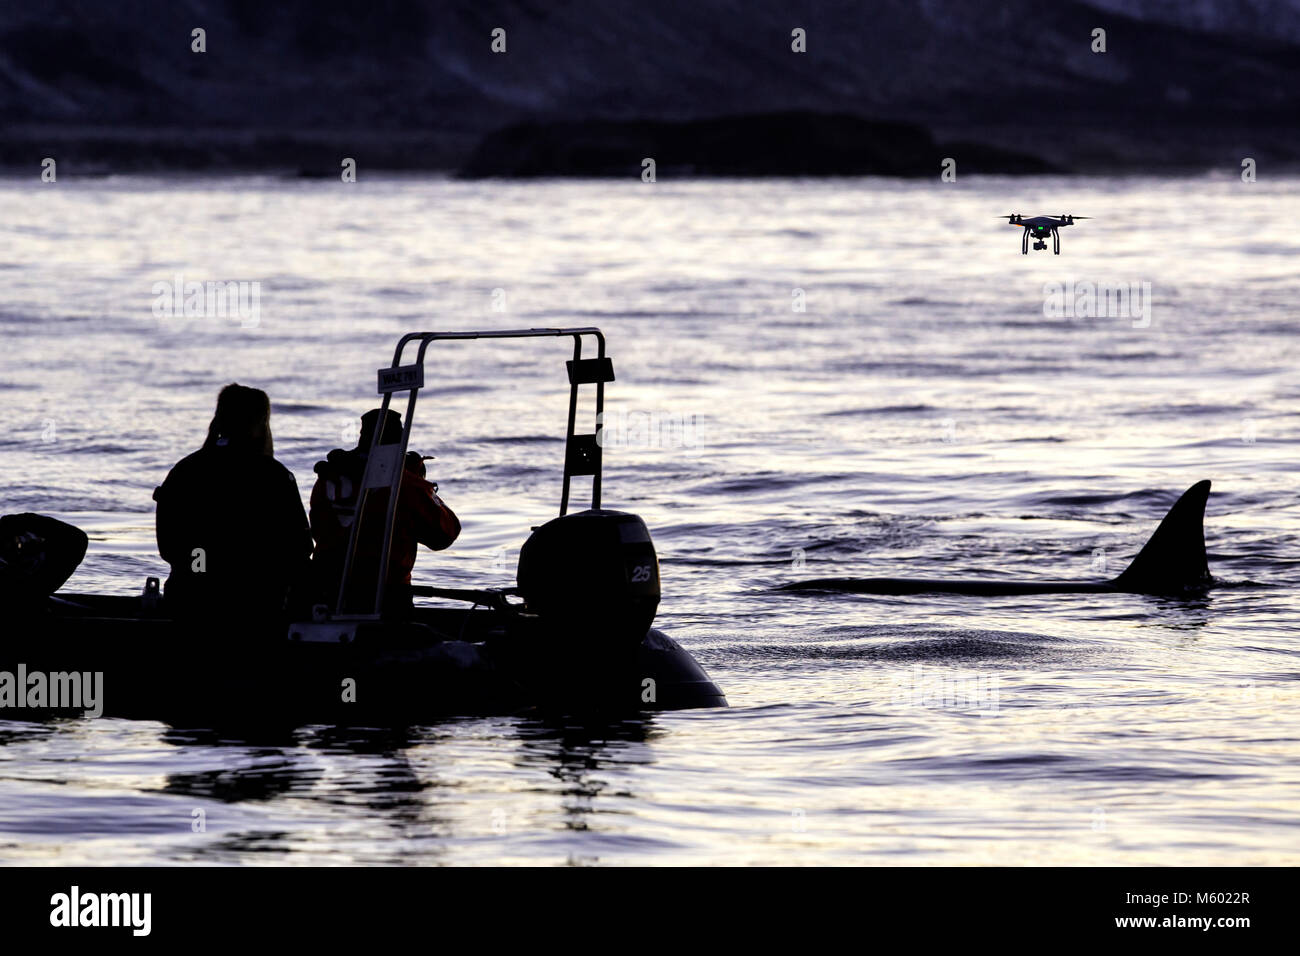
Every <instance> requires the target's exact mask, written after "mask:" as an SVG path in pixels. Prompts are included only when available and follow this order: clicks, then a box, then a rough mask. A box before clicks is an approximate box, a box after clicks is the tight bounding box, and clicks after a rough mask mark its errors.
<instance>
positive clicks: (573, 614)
mask: <svg viewBox="0 0 1300 956" xmlns="http://www.w3.org/2000/svg"><path fill="white" fill-rule="evenodd" d="M544 336H547V337H556V336H567V337H570V338H572V340H573V358H572V359H571V360H569V361H568V362H567V363H566V364H567V368H568V377H569V385H570V388H569V409H568V427H567V431H566V437H565V455H564V474H563V482H562V487H561V497H560V507H559V515H558V516H557V517H555V518H553V519H552V520H550V521H548V522H546V523H545V524H542V525H541V526H540V527H537V528H535V529H534V530H533V532H532V534H531V536H530V537H529V538H528V539H527V540H526V541H525V543H524V545H523V547H522V548H521V550H520V556H519V566H518V572H517V584H516V586H515V587H511V588H487V589H482V590H477V589H467V588H447V587H432V586H415V587H413V589H412V590H413V592H414V594H415V595H416V596H417V597H422V598H429V597H432V598H439V599H442V600H443V601H450V602H452V603H451V606H448V605H446V604H444V605H442V606H428V605H425V604H422V603H420V602H416V604H415V607H414V609H413V610H408V611H405V612H403V613H402V614H401V615H394V614H392V613H391V612H386V611H385V610H384V609H385V608H386V607H388V606H389V603H391V602H389V603H386V602H385V595H384V581H385V579H386V578H387V565H388V560H389V557H390V555H391V545H392V541H393V528H394V516H395V515H394V512H395V502H396V501H397V498H398V487H399V482H400V481H401V477H402V471H403V468H404V467H405V462H406V461H407V447H408V443H409V440H410V436H411V429H412V425H413V423H414V418H415V409H416V399H417V398H418V395H419V392H420V389H421V388H423V387H424V363H425V355H426V352H427V351H428V349H429V347H430V346H431V345H432V344H433V343H434V342H441V341H447V340H465V339H481V338H494V339H507V338H509V339H525V338H537V337H544ZM588 339H590V340H592V341H594V344H595V355H594V356H590V357H585V358H584V357H583V343H584V340H588ZM408 349H414V352H415V354H414V361H411V362H408V363H407V364H403V363H404V360H405V359H406V358H407V350H408ZM613 380H614V372H613V366H612V363H611V361H610V359H609V357H608V356H607V355H606V354H605V339H604V336H603V335H602V334H601V332H600V330H599V329H596V328H563V329H526V330H513V331H486V332H419V333H409V334H407V335H404V336H402V338H401V339H400V341H399V342H398V344H397V348H396V350H395V352H394V356H393V362H392V364H391V365H390V366H388V367H386V368H383V369H380V370H379V393H380V394H381V395H382V396H383V402H382V412H381V415H386V414H387V413H388V409H389V405H390V403H391V402H392V400H393V397H394V396H395V395H399V394H402V393H405V394H406V396H407V400H406V412H405V416H404V420H403V428H402V434H401V440H400V442H393V443H388V444H381V443H380V441H379V435H378V432H376V435H375V437H374V439H373V441H372V444H371V446H370V449H369V454H368V456H367V458H366V464H365V470H364V473H363V475H362V478H361V482H360V488H359V491H358V495H357V498H358V500H357V506H356V511H355V515H356V516H355V518H354V519H353V521H352V526H351V530H350V541H349V547H348V552H347V557H346V560H345V563H344V567H343V578H342V580H341V581H340V585H339V592H338V595H339V597H338V600H337V601H335V602H333V605H332V607H331V606H330V605H325V604H318V605H315V606H313V607H312V608H311V610H310V613H309V614H299V615H296V616H294V615H290V614H288V613H286V614H285V615H284V616H282V617H279V618H276V619H265V620H236V621H230V620H225V621H221V620H195V619H193V618H192V617H189V616H186V617H184V618H180V617H179V616H177V615H173V614H172V613H170V612H169V609H168V604H167V599H166V597H165V596H164V595H163V593H162V592H161V589H160V588H159V586H158V580H157V579H156V578H150V579H148V580H147V581H146V584H145V587H144V589H143V591H142V592H141V593H140V594H139V595H138V596H114V595H97V594H82V593H76V592H75V591H71V592H69V591H64V590H58V588H59V587H60V586H61V585H62V584H63V583H64V582H65V581H66V580H67V579H68V577H69V576H70V575H71V573H72V570H73V569H75V567H76V565H77V564H78V563H79V562H80V560H81V557H82V555H83V554H84V551H85V536H84V534H81V532H79V531H77V529H74V528H71V527H70V526H69V525H65V524H62V523H61V522H57V521H54V519H50V518H45V517H42V516H37V515H11V516H8V517H7V518H5V519H3V521H4V522H6V525H5V527H4V528H3V529H0V594H3V595H7V596H8V597H7V603H9V604H10V605H11V607H15V608H17V610H16V611H14V613H11V614H10V615H9V623H8V625H7V627H6V628H5V630H6V632H7V633H5V634H4V636H3V638H2V639H0V719H6V718H8V719H17V720H23V719H32V718H34V717H45V716H51V715H53V716H78V715H83V714H90V715H92V716H98V715H100V714H102V715H105V716H119V717H128V718H138V719H153V720H162V721H165V722H168V723H172V724H182V723H183V724H190V725H195V724H205V725H206V724H230V723H237V724H240V725H248V724H253V725H258V724H264V723H266V722H269V721H274V722H278V723H281V724H283V723H291V724H295V725H296V724H303V723H339V724H350V725H367V726H389V725H394V724H409V723H415V722H420V721H425V720H432V719H440V718H444V717H448V716H456V715H491V714H514V713H521V712H528V711H545V712H548V713H554V714H572V715H592V716H596V715H599V716H601V717H602V718H607V717H609V716H618V715H623V714H626V715H634V714H637V713H639V712H643V711H655V710H673V709H681V708H693V707H723V706H726V704H727V701H726V698H725V697H724V696H723V694H722V691H721V690H719V688H718V687H717V685H716V684H714V683H713V681H712V680H710V679H709V677H708V675H707V674H706V673H705V672H704V670H703V668H702V667H701V666H700V665H699V664H698V663H697V662H696V661H695V659H694V658H693V657H692V656H691V655H690V653H689V652H687V651H686V650H685V649H684V648H683V647H682V646H681V645H679V644H678V643H677V642H675V641H674V640H672V638H670V637H668V636H667V635H666V634H664V633H663V632H662V631H660V630H658V629H656V628H654V627H653V626H652V625H653V622H654V618H655V614H656V611H657V609H658V606H659V600H660V584H659V564H658V558H657V556H656V553H655V549H654V544H653V542H652V540H651V537H650V532H649V530H648V529H647V527H646V525H645V523H644V522H643V521H642V520H641V518H639V517H637V516H636V515H633V514H628V513H625V512H620V511H611V510H607V509H604V508H602V507H601V468H602V447H601V421H602V415H603V409H604V388H605V385H606V383H608V382H611V381H613ZM581 386H594V387H595V412H596V424H595V429H594V430H593V431H592V432H588V433H582V434H579V433H577V432H575V423H576V420H577V412H578V405H579V389H580V387H581ZM581 476H586V477H590V479H591V504H590V507H589V508H587V509H585V510H582V511H576V512H571V511H570V510H569V501H570V491H571V483H572V479H574V478H576V477H581ZM382 490H387V492H388V494H387V502H388V504H387V508H386V514H385V515H384V519H383V520H384V527H383V539H382V540H383V547H382V550H381V552H380V553H381V555H382V558H381V561H382V563H381V567H380V569H379V573H378V574H377V575H375V574H374V569H370V570H371V573H370V574H369V575H362V574H359V573H358V570H357V569H356V568H355V567H354V561H353V557H354V556H355V555H356V554H357V552H358V541H359V540H360V535H361V527H362V525H363V523H364V522H363V518H364V516H365V515H366V513H367V509H366V508H365V502H366V499H367V497H368V496H369V495H370V494H372V493H376V492H380V491H382ZM376 510H379V511H382V510H383V509H382V508H379V507H378V506H376V508H372V509H370V511H371V512H374V511H376ZM363 579H364V580H365V581H371V582H373V585H372V586H373V589H374V593H373V595H372V594H370V593H369V592H367V593H366V594H365V595H364V597H365V600H364V601H363V602H362V606H360V607H358V606H357V602H356V600H355V598H354V597H351V596H349V597H347V598H346V599H345V595H355V593H356V590H355V585H356V583H357V581H359V580H363ZM367 586H371V585H367Z"/></svg>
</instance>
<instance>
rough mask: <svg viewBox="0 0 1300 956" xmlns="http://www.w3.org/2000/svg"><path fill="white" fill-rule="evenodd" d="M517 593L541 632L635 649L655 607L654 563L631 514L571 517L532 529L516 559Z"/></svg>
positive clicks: (598, 513)
mask: <svg viewBox="0 0 1300 956" xmlns="http://www.w3.org/2000/svg"><path fill="white" fill-rule="evenodd" d="M518 583H519V593H520V594H521V595H523V598H524V602H525V607H526V609H527V610H528V611H530V612H532V613H534V614H537V615H538V617H539V618H540V619H541V621H542V623H543V625H544V626H545V627H546V629H547V630H548V631H549V632H551V633H554V634H556V635H557V636H560V637H566V638H572V639H576V641H578V642H580V643H582V644H583V645H586V646H591V645H592V644H598V645H601V646H604V647H607V648H608V649H610V650H614V649H616V648H631V647H635V646H636V645H639V644H640V643H641V641H642V640H643V639H644V638H645V635H646V631H648V630H649V629H650V625H651V624H652V623H653V622H654V619H655V611H656V610H657V609H658V607H659V558H658V556H657V555H656V554H655V548H654V544H653V543H652V542H651V540H650V531H649V529H648V528H646V525H645V522H644V521H642V520H641V519H640V518H639V517H638V516H637V515H633V514H627V513H626V512H622V511H605V510H599V511H579V512H575V513H574V514H569V515H564V516H562V517H559V518H555V519H553V520H551V521H548V522H547V523H546V524H544V525H542V526H541V527H540V528H538V529H537V530H535V531H534V532H533V534H532V536H531V537H529V539H528V540H527V541H525V542H524V546H523V548H522V549H520V552H519V572H518Z"/></svg>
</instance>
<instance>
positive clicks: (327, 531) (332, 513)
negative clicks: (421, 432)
mask: <svg viewBox="0 0 1300 956" xmlns="http://www.w3.org/2000/svg"><path fill="white" fill-rule="evenodd" d="M379 416H380V409H378V408H375V409H371V410H370V411H368V412H366V413H365V414H364V415H363V416H361V436H360V440H359V441H358V442H357V447H356V448H352V449H348V450H344V449H341V448H335V449H334V450H333V451H331V452H330V453H329V454H328V455H327V456H326V457H325V460H324V461H319V462H317V463H316V467H315V471H316V476H317V477H316V485H315V487H314V488H313V489H312V492H311V508H310V512H309V515H310V521H311V534H312V538H313V539H314V540H315V542H316V547H315V550H314V551H313V553H312V578H313V581H314V583H315V587H314V592H315V596H316V599H317V600H318V602H320V603H324V604H327V605H329V606H330V607H333V606H334V604H335V602H336V601H337V600H338V592H339V583H340V581H341V579H342V577H343V563H344V558H345V556H346V554H347V549H348V541H349V538H350V536H351V533H352V522H353V521H354V520H355V518H354V516H355V511H356V505H357V495H358V491H359V490H360V487H361V478H362V475H363V474H364V472H365V467H366V457H367V453H368V452H369V450H370V445H371V441H372V440H373V438H374V434H375V429H376V428H377V427H378V425H379ZM401 438H402V418H401V416H400V415H398V414H397V412H395V411H393V410H392V409H389V411H388V414H387V415H386V416H385V418H384V425H383V430H382V432H381V434H380V438H379V443H380V444H381V445H391V444H396V443H397V442H399V441H401ZM437 491H438V486H437V485H435V484H434V483H433V482H430V481H426V480H425V477H424V461H423V459H422V458H421V457H420V456H419V455H417V454H414V453H410V454H408V455H407V460H406V462H405V468H404V470H403V472H402V479H401V485H400V486H399V488H398V498H397V512H396V514H395V515H394V517H393V542H392V551H391V555H390V557H389V562H388V580H387V583H386V584H385V586H384V608H383V611H384V613H385V614H386V615H390V616H395V617H405V616H408V615H409V613H410V609H411V569H412V568H413V567H414V566H415V555H416V550H417V548H416V546H417V545H418V544H422V545H424V546H425V547H427V548H431V549H433V550H434V551H442V550H443V549H445V548H448V547H450V546H451V544H452V542H454V541H455V540H456V538H457V537H458V536H459V535H460V520H459V519H458V518H457V517H456V515H455V513H454V512H453V511H452V510H451V509H450V508H448V507H447V505H446V504H445V503H444V502H443V500H442V499H441V498H439V497H438V494H437ZM388 495H389V492H388V489H386V488H372V489H371V491H370V494H369V495H368V496H367V497H366V510H365V515H364V520H363V522H362V528H361V539H360V540H359V541H358V542H357V551H356V554H355V555H354V556H353V559H352V570H351V574H350V581H349V587H348V593H347V595H346V596H345V599H344V603H345V607H344V610H347V611H352V612H365V611H370V610H372V609H373V606H374V593H375V584H376V580H377V578H378V576H379V565H380V563H381V557H382V556H381V554H380V552H381V550H382V548H383V541H384V529H383V525H384V519H385V518H386V517H387V510H388Z"/></svg>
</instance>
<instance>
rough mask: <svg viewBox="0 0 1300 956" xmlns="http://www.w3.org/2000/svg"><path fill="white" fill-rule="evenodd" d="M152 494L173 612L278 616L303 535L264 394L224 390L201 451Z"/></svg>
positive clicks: (302, 560) (298, 504)
mask: <svg viewBox="0 0 1300 956" xmlns="http://www.w3.org/2000/svg"><path fill="white" fill-rule="evenodd" d="M153 496H154V500H155V501H157V502H158V510H157V516H156V529H157V534H158V551H159V553H160V554H161V555H162V556H163V559H164V560H166V561H167V563H168V564H170V565H171V576H170V577H169V578H168V579H167V587H166V592H165V593H166V598H167V604H168V607H169V608H171V609H172V611H173V613H174V614H176V615H178V616H182V617H191V618H193V617H212V616H218V617H241V618H243V617H249V618H260V619H266V618H268V617H274V616H276V615H278V614H280V613H281V612H282V611H283V610H284V607H285V601H286V597H287V595H288V593H289V590H290V588H292V587H295V586H298V585H299V584H301V583H302V581H303V580H304V579H305V575H306V571H307V567H308V565H307V562H308V558H309V556H310V554H311V534H310V531H309V529H308V526H307V515H306V512H304V510H303V507H302V498H301V497H300V496H299V494H298V485H297V482H296V481H295V480H294V477H293V474H292V473H291V472H290V471H289V469H287V468H285V467H284V465H282V464H280V463H279V462H278V461H276V460H275V457H274V447H273V443H272V439H271V402H270V399H269V398H267V395H266V393H265V392H263V391H261V390H259V389H256V388H246V387H245V386H243V385H238V384H232V385H227V386H226V387H225V388H223V389H222V390H221V394H220V395H219V396H218V397H217V410H216V414H215V415H214V416H213V418H212V424H211V425H210V426H209V427H208V437H207V440H206V441H205V442H204V443H203V447H202V448H200V449H199V450H198V451H196V452H194V454H192V455H188V456H186V457H185V458H182V459H181V460H180V461H179V462H177V464H176V466H175V467H174V468H172V470H171V472H170V473H169V474H168V475H167V479H166V480H165V481H164V482H163V483H162V485H161V486H159V487H158V488H156V489H155V490H154V495H153Z"/></svg>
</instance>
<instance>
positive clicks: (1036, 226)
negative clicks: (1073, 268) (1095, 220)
mask: <svg viewBox="0 0 1300 956" xmlns="http://www.w3.org/2000/svg"><path fill="white" fill-rule="evenodd" d="M999 218H1001V217H999ZM1091 218H1092V217H1091V216H1066V215H1064V214H1062V215H1060V216H1033V217H1031V218H1029V219H1026V218H1024V217H1023V216H1021V215H1020V213H1018V212H1015V213H1012V214H1011V215H1009V216H1007V222H1009V223H1010V224H1011V225H1013V226H1022V227H1024V230H1025V231H1024V234H1023V235H1022V236H1021V238H1020V254H1021V255H1026V256H1027V255H1029V237H1030V236H1033V238H1034V248H1035V249H1046V248H1047V237H1048V236H1049V235H1050V236H1051V237H1052V252H1053V253H1055V254H1056V255H1058V256H1059V255H1060V254H1061V234H1060V233H1059V232H1057V231H1056V230H1058V229H1060V228H1061V227H1062V226H1073V225H1074V220H1075V219H1091Z"/></svg>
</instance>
